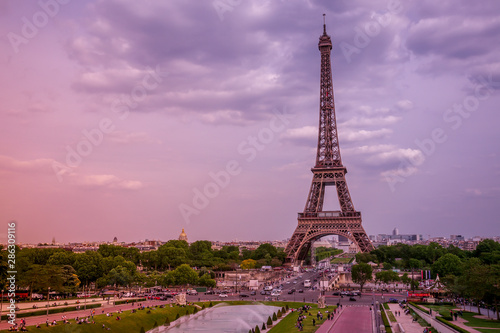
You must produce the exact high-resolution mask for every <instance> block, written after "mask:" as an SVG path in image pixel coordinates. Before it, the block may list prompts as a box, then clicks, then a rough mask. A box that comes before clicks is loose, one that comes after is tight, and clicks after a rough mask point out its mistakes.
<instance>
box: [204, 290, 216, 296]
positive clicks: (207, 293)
mask: <svg viewBox="0 0 500 333" xmlns="http://www.w3.org/2000/svg"><path fill="white" fill-rule="evenodd" d="M205 295H215V291H213V290H207V291H206V292H205Z"/></svg>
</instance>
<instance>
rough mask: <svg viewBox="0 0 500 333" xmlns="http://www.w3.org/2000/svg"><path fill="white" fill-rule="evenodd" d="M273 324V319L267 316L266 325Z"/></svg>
mask: <svg viewBox="0 0 500 333" xmlns="http://www.w3.org/2000/svg"><path fill="white" fill-rule="evenodd" d="M272 324H273V320H272V319H271V316H269V317H267V326H271V325H272Z"/></svg>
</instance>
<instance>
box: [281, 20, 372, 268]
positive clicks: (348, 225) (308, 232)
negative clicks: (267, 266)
mask: <svg viewBox="0 0 500 333" xmlns="http://www.w3.org/2000/svg"><path fill="white" fill-rule="evenodd" d="M318 49H319V51H320V53H321V78H320V91H319V94H320V98H319V131H318V148H317V153H316V164H315V166H314V167H313V168H312V169H311V171H312V173H313V179H312V183H311V188H310V190H309V195H308V196H307V201H306V205H305V207H304V212H302V213H299V216H298V226H297V228H296V229H295V231H294V233H293V235H292V237H291V238H290V241H289V242H288V245H287V247H286V249H285V252H286V254H287V262H288V263H294V264H299V263H300V262H301V261H302V260H304V259H305V258H306V257H307V254H308V252H309V250H310V249H311V245H312V243H313V242H314V241H316V240H318V239H320V238H321V237H324V236H328V235H339V236H344V237H346V238H348V239H349V240H351V241H352V242H353V243H354V244H356V246H357V248H358V250H359V251H361V252H368V251H371V250H373V245H372V243H371V242H370V239H369V238H368V236H367V235H366V232H365V230H364V229H363V226H362V225H361V212H358V211H356V210H355V209H354V204H353V202H352V200H351V195H350V194H349V190H348V188H347V182H346V179H345V175H346V173H347V169H346V168H345V167H344V166H343V164H342V159H341V157H340V145H339V139H338V134H337V119H336V115H335V104H334V100H333V84H332V68H331V62H330V53H331V50H332V40H331V39H330V36H328V34H327V33H326V19H325V14H323V35H321V36H320V37H319V43H318ZM327 186H334V187H335V188H336V189H337V196H338V200H339V204H340V211H323V202H324V198H325V189H326V187H327Z"/></svg>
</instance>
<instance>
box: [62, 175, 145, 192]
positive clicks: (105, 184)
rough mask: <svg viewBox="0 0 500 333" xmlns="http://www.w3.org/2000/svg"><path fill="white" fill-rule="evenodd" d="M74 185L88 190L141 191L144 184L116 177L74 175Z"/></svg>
mask: <svg viewBox="0 0 500 333" xmlns="http://www.w3.org/2000/svg"><path fill="white" fill-rule="evenodd" d="M72 181H73V184H75V185H77V186H80V187H84V188H87V189H97V188H105V189H111V190H139V189H141V188H143V187H144V184H143V183H142V182H140V181H136V180H123V179H120V178H119V177H117V176H115V175H73V178H72Z"/></svg>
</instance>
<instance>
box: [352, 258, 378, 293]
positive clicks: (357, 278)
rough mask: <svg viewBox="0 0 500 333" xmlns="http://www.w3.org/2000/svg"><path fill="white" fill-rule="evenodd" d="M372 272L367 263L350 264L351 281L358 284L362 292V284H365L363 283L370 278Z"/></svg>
mask: <svg viewBox="0 0 500 333" xmlns="http://www.w3.org/2000/svg"><path fill="white" fill-rule="evenodd" d="M372 273H373V270H372V266H370V265H368V264H365V263H359V264H357V265H354V266H352V269H351V276H352V281H353V282H354V283H358V284H359V287H360V290H361V292H363V286H364V285H365V283H366V282H368V281H370V280H371V279H372Z"/></svg>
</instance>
